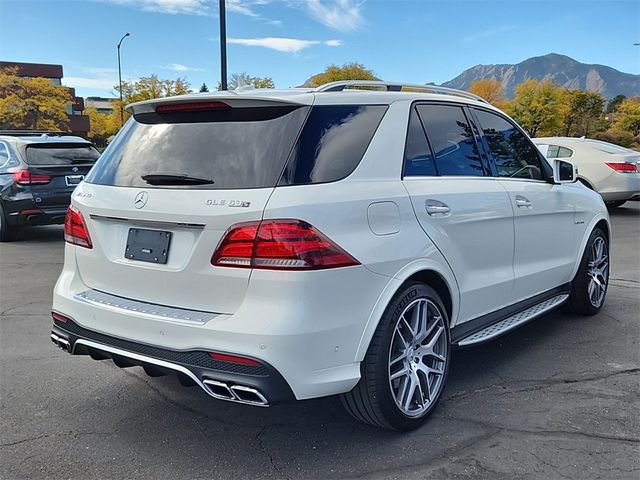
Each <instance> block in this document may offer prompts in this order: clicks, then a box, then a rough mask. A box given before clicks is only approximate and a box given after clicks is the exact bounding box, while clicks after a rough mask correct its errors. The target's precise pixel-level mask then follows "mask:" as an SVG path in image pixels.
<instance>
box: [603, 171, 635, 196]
mask: <svg viewBox="0 0 640 480" xmlns="http://www.w3.org/2000/svg"><path fill="white" fill-rule="evenodd" d="M597 190H598V193H600V195H602V199H603V200H604V201H605V202H615V201H619V200H631V199H634V198H639V197H640V173H637V174H636V173H618V172H614V173H612V174H611V175H609V177H607V178H606V179H605V180H604V181H603V182H602V183H601V184H599V185H597Z"/></svg>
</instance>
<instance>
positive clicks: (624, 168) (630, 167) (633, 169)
mask: <svg viewBox="0 0 640 480" xmlns="http://www.w3.org/2000/svg"><path fill="white" fill-rule="evenodd" d="M607 165H608V166H609V167H611V168H613V169H614V170H615V171H616V172H622V173H638V166H637V165H636V164H635V163H622V162H611V163H609V162H607Z"/></svg>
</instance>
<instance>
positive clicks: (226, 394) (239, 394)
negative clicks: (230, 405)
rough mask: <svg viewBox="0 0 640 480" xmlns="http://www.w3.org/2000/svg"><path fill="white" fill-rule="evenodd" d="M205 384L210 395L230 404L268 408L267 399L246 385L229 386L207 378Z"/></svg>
mask: <svg viewBox="0 0 640 480" xmlns="http://www.w3.org/2000/svg"><path fill="white" fill-rule="evenodd" d="M203 383H204V384H205V385H206V386H207V388H208V389H209V393H211V395H212V396H213V397H215V398H218V399H220V400H228V401H230V402H237V403H244V404H246V405H255V406H260V407H268V406H269V401H268V400H267V398H266V397H265V396H264V395H263V394H262V393H260V391H258V390H256V389H255V388H252V387H246V386H244V385H228V384H226V383H225V382H220V381H218V380H212V379H209V378H205V379H204V380H203Z"/></svg>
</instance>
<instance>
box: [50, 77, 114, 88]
mask: <svg viewBox="0 0 640 480" xmlns="http://www.w3.org/2000/svg"><path fill="white" fill-rule="evenodd" d="M62 83H64V84H65V85H66V86H67V87H73V88H76V89H77V88H94V89H97V90H113V86H114V85H116V84H117V83H118V80H117V79H105V78H89V77H64V78H63V79H62Z"/></svg>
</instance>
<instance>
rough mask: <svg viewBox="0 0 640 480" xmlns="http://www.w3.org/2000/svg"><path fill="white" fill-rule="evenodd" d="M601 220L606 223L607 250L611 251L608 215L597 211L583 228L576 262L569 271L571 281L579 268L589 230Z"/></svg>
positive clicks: (589, 233) (591, 230)
mask: <svg viewBox="0 0 640 480" xmlns="http://www.w3.org/2000/svg"><path fill="white" fill-rule="evenodd" d="M602 220H604V221H605V222H606V224H607V236H608V237H609V252H611V224H610V223H609V216H608V215H604V214H603V213H602V212H598V213H597V214H596V215H595V216H594V217H593V218H592V219H591V221H590V222H589V225H588V226H587V228H585V230H584V235H583V237H582V240H581V241H580V249H579V250H578V255H577V256H576V263H575V265H574V266H573V271H572V272H571V277H570V278H571V281H573V279H574V278H575V276H576V273H578V268H580V262H581V261H582V255H583V253H584V249H585V248H586V247H587V241H588V240H589V236H590V235H591V232H593V229H594V228H595V227H596V224H597V223H598V222H600V221H602ZM609 265H611V264H609ZM609 272H611V267H609ZM609 276H611V273H609Z"/></svg>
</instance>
